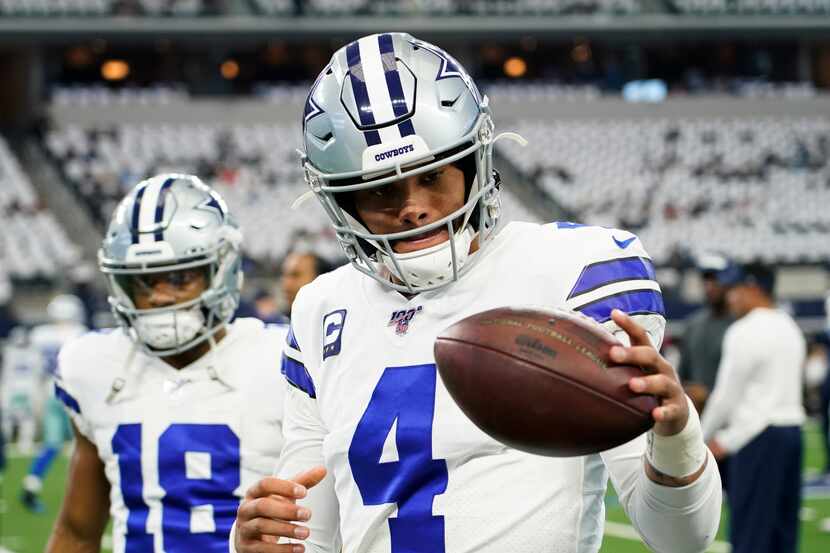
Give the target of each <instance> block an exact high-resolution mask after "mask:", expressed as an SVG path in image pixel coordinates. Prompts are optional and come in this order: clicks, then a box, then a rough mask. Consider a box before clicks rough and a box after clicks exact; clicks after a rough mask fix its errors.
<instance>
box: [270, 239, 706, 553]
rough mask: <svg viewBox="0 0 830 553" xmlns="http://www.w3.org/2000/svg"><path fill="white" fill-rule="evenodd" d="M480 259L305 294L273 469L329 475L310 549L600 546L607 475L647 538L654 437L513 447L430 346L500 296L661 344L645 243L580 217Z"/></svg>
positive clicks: (395, 551)
mask: <svg viewBox="0 0 830 553" xmlns="http://www.w3.org/2000/svg"><path fill="white" fill-rule="evenodd" d="M475 255H476V256H480V257H479V258H478V259H475V261H474V262H475V263H476V266H475V267H474V268H473V269H472V270H471V271H470V272H469V273H467V274H466V275H465V276H464V277H463V278H461V279H460V280H458V281H456V282H454V283H451V284H449V285H448V286H446V287H444V288H441V289H439V290H436V291H431V292H423V293H420V294H417V295H414V296H412V297H410V298H407V297H405V296H403V295H402V294H400V293H398V292H396V291H393V290H391V289H388V288H386V287H384V286H382V285H381V284H379V283H377V282H376V281H374V280H372V279H370V278H368V277H366V276H364V275H362V274H361V273H359V272H358V271H357V270H355V269H354V268H352V267H351V266H346V267H343V268H340V269H338V270H336V271H334V272H332V273H328V274H325V275H322V276H321V277H319V278H318V279H317V280H315V281H314V282H313V283H312V284H310V285H308V286H306V287H305V288H303V289H302V290H301V291H300V294H299V296H298V297H297V300H296V301H295V303H294V307H293V309H292V314H293V319H292V331H291V333H290V334H289V347H287V348H286V351H285V356H284V357H283V371H284V373H285V374H286V377H287V379H288V380H289V383H290V384H292V388H291V389H290V390H289V393H288V396H287V397H288V400H287V407H286V421H285V427H284V432H285V440H286V444H285V447H284V448H283V453H282V457H281V460H280V465H279V466H278V469H277V470H278V473H279V475H280V476H283V477H287V476H290V475H292V474H295V473H296V472H299V471H300V470H302V469H305V468H309V467H310V466H313V465H316V464H325V466H326V467H327V469H328V470H329V474H330V477H327V478H326V480H325V481H324V483H323V484H321V485H319V486H318V487H315V488H314V489H312V490H311V491H310V494H309V498H308V504H309V505H310V507H311V510H312V513H313V515H312V520H311V523H310V527H311V537H310V540H309V541H308V542H307V543H308V544H309V545H310V547H311V551H314V552H318V551H319V552H329V551H333V552H337V551H338V548H339V547H341V546H342V551H343V552H344V553H443V552H448V553H472V552H493V553H504V552H508V551H509V552H510V553H542V552H544V553H575V552H580V553H587V552H596V551H597V550H598V549H599V547H600V544H601V541H602V535H603V524H604V503H603V498H604V495H605V490H606V484H607V480H608V476H609V473H610V476H611V478H612V480H613V481H614V485H615V487H616V489H617V490H618V491H619V492H620V496H621V501H622V503H623V504H624V505H626V506H627V510H628V512H629V514H630V515H631V516H632V519H633V520H634V523H635V525H637V526H638V528H640V530H641V532H643V533H644V534H645V535H648V534H649V532H650V529H649V527H648V523H645V524H640V523H641V522H642V521H641V520H638V514H639V513H640V512H641V511H642V508H641V507H642V506H641V503H644V502H645V501H644V500H643V498H642V497H639V498H638V497H637V496H636V495H637V494H636V493H635V491H636V490H637V488H638V486H639V488H641V489H642V488H643V486H642V485H640V483H639V482H640V481H641V480H646V477H645V473H644V470H643V458H642V455H643V452H644V450H645V445H646V440H645V436H641V437H640V438H638V439H636V440H634V441H632V442H630V443H628V444H625V445H623V446H620V447H618V448H616V449H613V450H610V451H607V452H604V453H602V454H598V455H591V456H587V457H577V458H547V457H540V456H534V455H529V454H526V453H523V452H520V451H517V450H515V449H511V448H509V447H507V446H505V445H503V444H501V443H499V442H497V441H495V440H493V439H492V438H490V437H488V436H487V435H486V434H484V433H483V432H482V431H480V430H479V429H478V428H477V427H475V426H474V425H473V424H472V423H471V422H470V421H469V419H468V418H467V417H466V416H465V415H464V414H463V413H462V412H461V410H460V409H459V408H458V407H457V406H456V404H455V403H454V402H453V400H452V398H451V397H450V396H449V394H448V392H447V390H446V388H445V387H444V385H443V383H442V382H441V379H440V377H438V376H437V374H436V369H435V364H434V363H435V359H434V356H433V343H434V341H435V338H436V336H437V335H438V334H439V333H441V331H443V330H444V329H445V328H447V327H448V326H450V325H452V324H453V323H455V322H457V321H459V320H460V319H463V318H465V317H467V316H470V315H472V314H474V313H477V312H480V311H484V310H487V309H492V308H496V307H503V306H513V307H518V306H547V307H557V308H566V309H571V310H576V311H578V312H581V313H583V314H585V315H587V316H590V317H592V318H593V319H595V320H597V321H600V322H602V323H604V324H606V325H607V326H608V327H609V328H610V329H611V330H612V331H614V330H616V331H619V332H622V331H621V330H620V329H619V328H618V327H616V325H615V324H614V323H613V322H612V321H610V320H609V319H610V313H611V310H612V309H613V308H620V309H622V310H624V311H626V312H628V313H632V314H637V315H638V316H639V317H638V318H639V322H640V323H641V324H643V325H644V326H645V327H646V328H647V329H648V331H649V334H650V335H651V337H652V339H653V340H654V341H655V342H656V343H657V344H658V347H659V342H660V340H661V339H662V333H663V328H664V325H665V319H664V316H663V301H662V296H661V292H660V287H659V286H658V284H657V282H656V281H655V276H654V267H653V265H652V262H651V260H650V259H649V257H648V255H647V254H646V252H645V250H644V249H643V247H642V245H641V244H640V242H639V240H638V239H637V238H636V237H635V236H634V235H632V234H631V233H629V232H625V231H620V230H613V229H605V228H599V227H585V226H582V225H575V224H572V223H558V224H552V225H544V226H542V225H536V224H529V223H512V224H509V225H507V226H506V227H505V228H504V229H503V230H502V231H501V232H500V233H499V234H498V235H497V236H496V237H495V238H494V241H493V243H491V244H490V245H489V246H488V247H487V248H485V249H484V250H483V251H482V252H481V253H479V254H475ZM710 464H713V463H710ZM332 477H333V478H332ZM635 503H636V506H635V505H634V504H635ZM660 508H664V509H666V510H667V511H671V509H670V508H669V507H666V506H661V507H660ZM678 518H679V517H678ZM658 522H660V521H658ZM644 526H645V528H644ZM680 550H682V549H677V550H675V551H680Z"/></svg>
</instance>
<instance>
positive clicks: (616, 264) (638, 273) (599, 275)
mask: <svg viewBox="0 0 830 553" xmlns="http://www.w3.org/2000/svg"><path fill="white" fill-rule="evenodd" d="M656 279H657V277H656V275H655V274H654V264H653V263H652V262H651V260H650V259H646V258H645V257H624V258H620V259H609V260H607V261H599V262H597V263H592V264H590V265H587V266H586V267H585V268H583V269H582V273H581V274H580V275H579V278H577V279H576V284H574V287H573V289H572V290H571V293H570V294H568V299H571V298H573V297H574V296H578V295H580V294H584V293H586V292H590V291H591V290H596V289H597V288H600V287H602V286H607V285H608V284H613V283H615V282H623V281H625V280H656Z"/></svg>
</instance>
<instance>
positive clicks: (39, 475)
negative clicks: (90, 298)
mask: <svg viewBox="0 0 830 553" xmlns="http://www.w3.org/2000/svg"><path fill="white" fill-rule="evenodd" d="M46 314H47V315H48V317H49V322H48V323H46V324H42V325H38V326H36V327H34V328H33V329H32V331H31V333H30V335H29V342H30V346H31V349H32V351H33V352H35V354H36V356H37V358H38V364H37V367H36V373H37V378H38V384H39V387H40V388H41V390H40V398H43V397H44V393H43V392H44V391H45V392H46V393H45V401H43V409H42V417H41V421H42V424H41V426H42V428H43V446H42V447H41V449H40V451H39V452H38V454H37V455H36V456H35V458H34V460H33V461H32V464H31V466H30V467H29V473H28V474H27V475H26V476H25V477H24V478H23V490H22V492H21V495H20V499H21V501H22V502H23V505H24V506H25V507H26V508H27V509H29V510H30V511H32V512H35V513H41V512H43V511H44V506H43V502H42V501H41V500H40V490H41V488H42V487H43V479H44V478H45V477H46V475H47V473H48V472H49V469H50V468H52V464H53V463H54V461H55V458H56V457H57V455H58V453H59V452H60V450H61V448H62V447H63V446H64V444H65V443H66V442H67V441H68V440H69V439H70V438H71V437H72V432H71V431H70V429H69V420H68V419H67V416H66V413H65V412H64V410H63V405H62V404H61V402H60V400H58V399H57V398H56V397H55V396H54V394H53V393H52V392H53V388H54V377H55V370H56V368H57V363H58V352H59V351H60V349H61V347H63V345H64V344H66V343H68V342H69V341H71V340H73V339H75V338H77V337H79V336H81V335H83V334H85V333H86V332H87V328H86V326H85V325H84V324H83V322H84V320H85V319H86V313H85V312H84V306H83V304H82V303H81V300H80V299H78V298H77V297H76V296H73V295H71V294H58V295H57V296H55V297H54V298H52V299H51V300H50V301H49V304H48V305H47V306H46ZM44 384H45V387H46V390H43V388H44Z"/></svg>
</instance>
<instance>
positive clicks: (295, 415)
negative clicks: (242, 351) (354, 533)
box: [275, 290, 340, 553]
mask: <svg viewBox="0 0 830 553" xmlns="http://www.w3.org/2000/svg"><path fill="white" fill-rule="evenodd" d="M304 301H305V300H304V298H303V290H300V293H299V294H298V296H297V299H296V300H295V302H294V306H295V307H294V308H293V309H292V312H293V313H294V315H295V317H294V320H293V321H292V324H291V328H290V329H289V331H288V336H287V338H286V345H285V350H284V352H283V357H282V373H283V375H284V376H285V379H286V381H287V382H288V384H289V387H288V390H287V392H286V395H285V420H284V423H283V437H284V440H285V441H284V444H283V449H282V452H281V453H280V461H279V464H278V465H277V468H276V471H275V473H276V475H277V476H278V477H280V478H291V477H293V476H295V475H297V474H299V473H301V472H304V471H306V470H308V469H311V468H313V467H315V466H320V465H325V459H324V456H323V442H324V438H325V436H326V434H327V430H326V427H325V424H324V423H323V421H322V419H321V417H320V413H319V410H318V405H317V401H316V397H317V391H316V388H315V384H314V379H313V378H312V372H313V367H314V363H315V361H314V356H313V355H311V354H310V352H309V351H308V350H306V353H308V355H306V354H304V353H303V350H302V346H301V344H306V348H308V347H310V344H311V343H312V341H311V337H310V336H309V332H308V331H309V330H310V328H309V326H308V320H307V319H308V318H307V317H305V315H306V314H307V309H305V308H304V307H303V306H304ZM306 363H308V366H307V365H306ZM310 369H311V370H310ZM327 469H328V470H329V474H328V475H327V476H326V477H325V478H324V479H323V481H322V482H320V483H319V484H318V485H317V486H315V487H313V488H312V489H310V490H309V493H308V496H306V497H305V498H304V499H303V500H302V501H300V504H302V505H304V506H306V507H308V508H309V509H310V510H311V513H312V517H311V520H310V521H309V522H308V527H309V529H310V530H311V535H310V537H309V539H308V540H306V541H305V542H304V543H305V545H306V550H307V551H310V552H311V553H330V552H331V553H334V552H337V551H340V533H339V530H338V529H339V510H338V503H337V496H336V495H335V490H334V476H333V475H332V473H331V469H330V467H327Z"/></svg>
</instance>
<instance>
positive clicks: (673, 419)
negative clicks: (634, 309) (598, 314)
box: [609, 309, 689, 436]
mask: <svg viewBox="0 0 830 553" xmlns="http://www.w3.org/2000/svg"><path fill="white" fill-rule="evenodd" d="M611 318H612V319H613V320H614V322H615V323H617V325H618V326H619V327H620V328H622V329H623V330H624V331H625V332H626V334H628V337H629V338H630V339H631V347H621V346H615V347H613V348H611V351H610V352H609V355H610V357H611V360H612V361H614V362H615V363H619V364H621V365H622V364H625V365H634V366H638V367H642V369H643V370H644V371H645V372H646V373H647V374H646V375H644V376H642V377H637V378H632V379H631V380H629V381H628V387H629V388H631V391H633V392H636V393H638V394H651V395H653V396H655V397H656V398H657V399H658V401H659V402H660V405H659V406H658V407H655V408H654V410H653V411H652V412H651V416H652V417H654V421H655V424H654V432H655V433H656V434H659V435H661V436H673V435H675V434H677V433H679V432H680V431H681V430H683V427H685V426H686V421H687V420H688V418H689V405H688V403H686V394H685V393H684V392H683V387H682V386H681V384H680V380H679V379H678V377H677V371H675V370H674V367H672V366H671V364H669V362H668V361H666V359H665V358H664V357H663V356H662V355H660V352H658V351H657V350H656V349H655V348H654V346H653V345H652V344H651V341H650V340H649V338H648V334H646V331H645V329H644V328H643V327H641V326H640V325H638V324H637V323H636V322H634V319H632V318H631V317H629V316H628V315H627V314H625V313H623V312H622V311H620V310H619V309H615V310H614V311H613V312H612V313H611Z"/></svg>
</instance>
